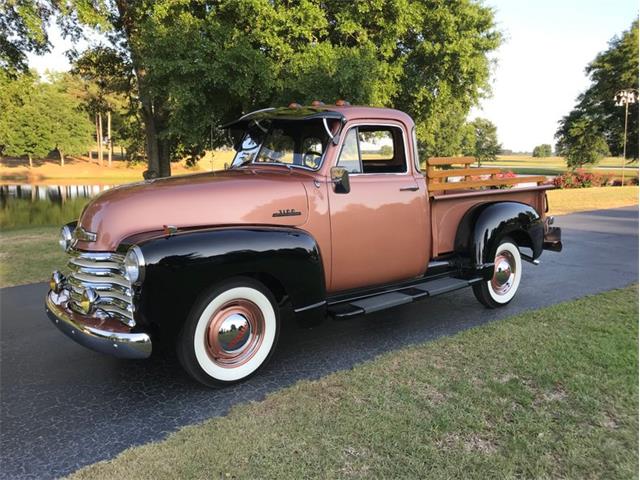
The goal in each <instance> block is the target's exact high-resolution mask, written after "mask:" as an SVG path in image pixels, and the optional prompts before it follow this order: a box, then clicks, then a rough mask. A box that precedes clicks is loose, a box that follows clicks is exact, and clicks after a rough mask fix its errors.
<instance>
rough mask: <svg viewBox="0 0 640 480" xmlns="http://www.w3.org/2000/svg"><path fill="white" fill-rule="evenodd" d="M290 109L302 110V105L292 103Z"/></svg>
mask: <svg viewBox="0 0 640 480" xmlns="http://www.w3.org/2000/svg"><path fill="white" fill-rule="evenodd" d="M289 108H294V109H296V110H298V109H300V108H302V105H300V104H299V103H296V102H291V103H290V104H289Z"/></svg>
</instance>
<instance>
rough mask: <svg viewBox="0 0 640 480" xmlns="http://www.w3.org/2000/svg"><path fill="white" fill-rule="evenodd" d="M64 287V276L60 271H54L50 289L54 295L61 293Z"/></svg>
mask: <svg viewBox="0 0 640 480" xmlns="http://www.w3.org/2000/svg"><path fill="white" fill-rule="evenodd" d="M63 286H64V275H62V274H61V273H60V272H59V271H58V270H56V271H54V272H53V273H52V274H51V279H50V280H49V289H50V290H51V291H53V292H54V293H60V292H61V291H62V287H63Z"/></svg>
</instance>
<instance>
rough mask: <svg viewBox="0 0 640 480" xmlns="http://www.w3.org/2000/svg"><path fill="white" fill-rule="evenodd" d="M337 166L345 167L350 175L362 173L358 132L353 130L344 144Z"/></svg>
mask: <svg viewBox="0 0 640 480" xmlns="http://www.w3.org/2000/svg"><path fill="white" fill-rule="evenodd" d="M337 165H338V166H339V167H344V168H346V169H347V171H348V172H349V173H362V169H361V167H360V153H359V152H358V132H357V129H355V128H352V129H351V130H349V132H348V133H347V136H346V137H345V139H344V142H342V150H341V151H340V157H339V158H338V163H337Z"/></svg>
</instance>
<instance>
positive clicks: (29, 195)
mask: <svg viewBox="0 0 640 480" xmlns="http://www.w3.org/2000/svg"><path fill="white" fill-rule="evenodd" d="M113 186H114V185H36V184H9V185H0V228H4V229H7V228H22V227H31V226H48V225H50V226H59V225H62V224H64V223H67V222H71V221H73V220H76V219H77V218H78V217H79V216H80V212H82V209H83V208H84V206H85V205H86V204H87V202H88V201H89V199H90V198H92V197H95V196H96V195H98V194H99V193H101V192H104V191H106V190H109V189H110V188H113Z"/></svg>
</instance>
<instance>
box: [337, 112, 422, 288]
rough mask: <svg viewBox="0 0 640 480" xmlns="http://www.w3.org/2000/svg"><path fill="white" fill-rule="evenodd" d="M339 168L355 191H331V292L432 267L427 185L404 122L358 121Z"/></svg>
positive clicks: (345, 138)
mask: <svg viewBox="0 0 640 480" xmlns="http://www.w3.org/2000/svg"><path fill="white" fill-rule="evenodd" d="M339 152H340V153H339V155H338V157H337V160H336V166H340V167H344V168H346V169H347V170H348V172H349V182H350V187H351V188H350V191H349V192H348V193H340V190H338V191H336V190H335V189H331V190H330V193H329V207H330V211H331V240H332V267H331V272H332V273H331V284H330V290H331V292H338V291H344V290H351V289H355V288H361V287H367V286H374V285H382V284H385V283H390V282H395V281H399V280H406V279H411V278H414V277H417V276H420V275H422V274H423V273H424V272H425V270H426V267H427V262H428V259H427V255H428V253H427V247H428V244H429V243H428V234H429V233H428V225H427V206H426V201H427V199H426V187H425V185H424V183H423V182H420V183H418V182H417V181H416V178H414V176H413V174H412V173H411V168H410V166H409V165H408V161H407V158H408V155H407V152H408V143H407V141H406V137H405V134H404V129H403V128H402V127H400V126H399V125H392V124H389V125H369V124H366V125H356V126H352V127H351V128H350V129H349V130H348V131H347V132H346V134H345V135H344V136H343V142H342V146H341V149H340V150H339Z"/></svg>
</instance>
